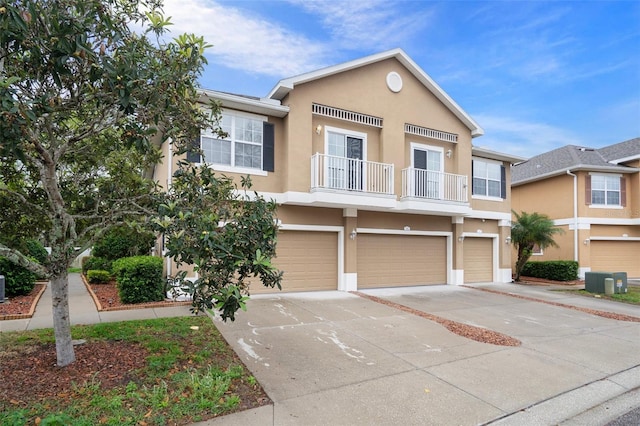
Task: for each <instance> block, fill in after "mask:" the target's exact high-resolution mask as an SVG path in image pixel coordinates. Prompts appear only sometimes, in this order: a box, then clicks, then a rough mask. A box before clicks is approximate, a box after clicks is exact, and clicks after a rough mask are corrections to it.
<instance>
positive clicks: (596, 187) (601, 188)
mask: <svg viewBox="0 0 640 426" xmlns="http://www.w3.org/2000/svg"><path fill="white" fill-rule="evenodd" d="M586 189H587V197H586V198H587V200H586V201H587V204H591V205H592V206H606V207H609V206H611V207H614V206H624V205H625V203H626V199H625V198H626V197H625V195H626V194H625V181H624V178H623V177H621V176H620V175H613V174H590V175H587V182H586Z"/></svg>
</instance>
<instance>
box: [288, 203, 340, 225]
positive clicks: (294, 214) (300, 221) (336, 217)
mask: <svg viewBox="0 0 640 426" xmlns="http://www.w3.org/2000/svg"><path fill="white" fill-rule="evenodd" d="M277 217H278V219H279V220H280V221H281V222H282V223H283V224H294V225H319V226H342V222H343V218H342V209H329V208H320V207H303V206H288V205H285V206H279V207H278V211H277Z"/></svg>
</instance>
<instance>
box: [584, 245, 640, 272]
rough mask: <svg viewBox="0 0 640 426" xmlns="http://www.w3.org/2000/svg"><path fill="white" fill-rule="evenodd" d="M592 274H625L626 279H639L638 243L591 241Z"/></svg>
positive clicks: (639, 251)
mask: <svg viewBox="0 0 640 426" xmlns="http://www.w3.org/2000/svg"><path fill="white" fill-rule="evenodd" d="M591 270H592V271H593V272H626V273H627V277H628V278H640V241H594V240H591Z"/></svg>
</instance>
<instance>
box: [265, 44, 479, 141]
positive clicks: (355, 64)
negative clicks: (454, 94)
mask: <svg viewBox="0 0 640 426" xmlns="http://www.w3.org/2000/svg"><path fill="white" fill-rule="evenodd" d="M391 58H395V59H397V60H398V62H400V63H401V64H402V65H404V66H405V68H407V70H409V72H411V74H413V75H414V76H415V77H416V78H417V79H418V80H419V81H420V82H421V83H422V84H423V85H424V86H425V87H426V88H427V89H429V90H430V91H431V93H433V94H434V95H435V96H436V98H438V99H439V100H440V102H442V103H443V104H444V105H445V106H446V107H447V108H449V110H450V111H451V112H453V114H454V115H455V116H456V117H458V119H459V120H460V121H462V122H463V123H464V124H465V126H467V127H468V128H469V130H471V136H472V137H477V136H482V135H483V134H484V130H483V129H482V128H481V127H480V126H479V125H478V123H476V122H475V120H473V119H472V118H471V117H470V116H469V114H467V113H466V112H465V111H464V110H463V109H462V108H461V107H460V106H459V105H458V104H457V103H456V102H455V101H454V100H453V99H452V98H451V97H450V96H449V95H447V93H445V91H444V90H442V88H441V87H440V86H438V84H437V83H436V82H435V81H433V79H432V78H431V77H429V75H428V74H427V73H425V72H424V71H423V70H422V69H421V68H420V67H419V66H418V65H417V64H416V63H415V62H414V61H413V60H412V59H411V58H410V57H409V56H408V55H407V54H406V53H405V52H404V51H403V50H402V49H399V48H398V49H392V50H388V51H386V52H381V53H377V54H375V55H371V56H366V57H364V58H360V59H356V60H353V61H350V62H345V63H342V64H338V65H333V66H330V67H327V68H322V69H319V70H316V71H312V72H309V73H305V74H300V75H298V76H295V77H290V78H285V79H283V80H280V81H279V82H278V84H276V85H275V86H274V87H273V89H271V91H270V92H269V94H268V95H267V98H269V99H275V100H278V101H281V100H282V99H283V98H284V97H285V96H286V95H287V94H288V93H289V92H290V91H291V90H293V88H294V87H295V86H296V85H298V84H303V83H307V82H310V81H314V80H318V79H320V78H324V77H328V76H331V75H334V74H338V73H341V72H345V71H349V70H352V69H356V68H360V67H363V66H366V65H369V64H372V63H376V62H380V61H384V60H387V59H391Z"/></svg>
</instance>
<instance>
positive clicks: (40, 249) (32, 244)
mask: <svg viewBox="0 0 640 426" xmlns="http://www.w3.org/2000/svg"><path fill="white" fill-rule="evenodd" d="M25 246H26V248H27V253H29V256H31V257H32V258H34V259H35V260H36V261H37V262H38V263H39V264H41V265H44V264H45V263H46V261H47V259H48V257H49V252H48V251H47V249H45V248H44V246H43V245H42V244H41V243H40V241H38V240H27V242H26V243H25Z"/></svg>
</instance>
